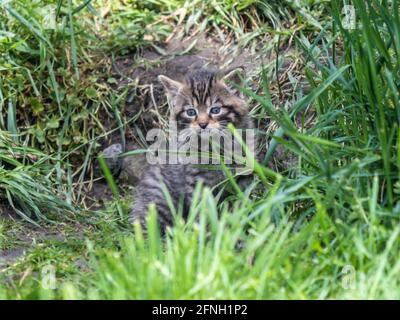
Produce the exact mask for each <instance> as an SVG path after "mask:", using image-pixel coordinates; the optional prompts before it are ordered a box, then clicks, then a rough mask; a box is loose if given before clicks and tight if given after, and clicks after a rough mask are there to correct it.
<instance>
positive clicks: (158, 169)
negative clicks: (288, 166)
mask: <svg viewBox="0 0 400 320" xmlns="http://www.w3.org/2000/svg"><path fill="white" fill-rule="evenodd" d="M237 71H238V70H237V69H233V70H226V71H213V70H206V69H200V70H197V71H195V72H193V73H192V74H189V75H188V76H187V78H186V81H185V82H184V83H181V82H178V81H175V80H172V79H170V78H168V77H166V76H163V75H160V76H159V77H158V79H159V80H160V82H161V83H162V84H163V86H164V88H165V90H166V93H167V95H168V98H169V101H170V104H171V105H172V110H171V115H170V124H171V125H172V127H174V128H176V130H177V131H178V135H179V133H180V132H183V131H184V130H186V131H188V130H189V131H190V132H192V133H194V134H198V135H201V134H202V132H204V131H205V130H209V129H213V130H223V129H226V127H227V125H228V124H229V123H232V124H233V125H234V126H235V127H236V128H237V129H248V128H253V121H252V119H251V118H250V117H249V114H248V109H247V106H246V103H245V101H244V100H243V99H242V98H241V97H239V95H238V93H237V92H236V91H235V90H232V88H229V87H228V85H227V84H226V82H225V81H224V80H226V79H229V80H232V79H233V78H234V77H235V76H236V75H237ZM224 179H225V176H224V174H223V172H222V171H221V170H207V169H205V168H204V167H203V168H199V166H194V165H191V164H164V165H152V166H150V167H149V168H148V169H147V171H146V172H144V173H143V176H142V179H141V181H140V183H139V184H138V186H137V187H136V196H135V199H134V204H133V209H132V214H131V221H132V222H140V224H141V225H142V228H143V230H145V227H146V222H145V221H146V216H147V213H148V206H149V204H150V203H154V204H155V206H156V208H157V214H158V221H159V223H160V225H161V228H162V230H164V229H165V227H166V226H167V225H171V223H172V218H173V217H172V215H171V213H170V208H169V206H168V203H167V200H166V198H165V196H164V191H163V188H164V190H165V189H166V190H168V192H169V194H170V197H171V199H172V202H173V205H174V207H175V208H176V209H177V208H179V206H182V208H183V213H184V218H186V215H187V213H188V210H189V207H190V204H191V197H192V194H193V191H194V188H195V185H196V183H197V182H198V181H202V182H203V184H204V185H206V186H210V187H212V186H214V185H216V184H218V183H219V182H221V181H222V180H224Z"/></svg>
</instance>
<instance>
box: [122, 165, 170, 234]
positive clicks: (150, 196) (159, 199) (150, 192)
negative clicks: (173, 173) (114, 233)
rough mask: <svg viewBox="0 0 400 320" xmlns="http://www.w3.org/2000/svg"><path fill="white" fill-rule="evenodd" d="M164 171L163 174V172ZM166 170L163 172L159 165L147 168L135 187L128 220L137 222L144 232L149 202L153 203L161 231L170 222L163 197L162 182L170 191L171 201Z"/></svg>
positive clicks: (168, 211) (167, 207) (168, 210)
mask: <svg viewBox="0 0 400 320" xmlns="http://www.w3.org/2000/svg"><path fill="white" fill-rule="evenodd" d="M163 173H164V174H163ZM165 173H166V172H163V171H162V170H161V168H160V167H153V168H149V170H147V171H146V172H145V173H144V174H143V177H142V180H141V182H140V183H139V184H138V186H137V187H136V196H135V199H134V203H133V208H132V212H131V218H130V221H131V222H132V223H134V222H139V223H140V225H141V227H142V230H143V232H144V234H146V229H147V221H146V220H147V219H146V218H147V216H148V210H149V205H150V203H154V204H155V206H156V210H157V219H158V222H159V224H160V228H161V232H163V231H164V230H165V228H166V227H167V226H168V225H171V224H172V215H171V211H170V208H169V206H168V203H167V200H166V199H165V195H164V190H163V187H162V186H163V184H164V185H165V186H166V187H167V190H168V191H169V192H170V194H171V197H172V199H173V202H174V204H175V199H174V197H173V192H171V191H172V189H173V188H172V187H171V185H170V184H169V180H168V177H165V176H164V175H165Z"/></svg>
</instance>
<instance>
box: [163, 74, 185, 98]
mask: <svg viewBox="0 0 400 320" xmlns="http://www.w3.org/2000/svg"><path fill="white" fill-rule="evenodd" d="M158 80H159V81H160V82H161V83H162V85H163V86H164V88H165V90H166V91H167V93H169V94H170V95H172V96H175V95H176V94H177V93H178V91H179V90H180V89H181V88H182V86H183V84H182V83H180V82H178V81H175V80H172V79H170V78H168V77H166V76H163V75H159V76H158Z"/></svg>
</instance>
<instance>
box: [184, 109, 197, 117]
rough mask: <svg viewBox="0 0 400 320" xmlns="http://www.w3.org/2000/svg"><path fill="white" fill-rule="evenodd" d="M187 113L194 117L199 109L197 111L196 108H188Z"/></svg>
mask: <svg viewBox="0 0 400 320" xmlns="http://www.w3.org/2000/svg"><path fill="white" fill-rule="evenodd" d="M186 114H187V115H188V116H189V117H194V116H195V115H196V114H197V111H196V109H187V110H186Z"/></svg>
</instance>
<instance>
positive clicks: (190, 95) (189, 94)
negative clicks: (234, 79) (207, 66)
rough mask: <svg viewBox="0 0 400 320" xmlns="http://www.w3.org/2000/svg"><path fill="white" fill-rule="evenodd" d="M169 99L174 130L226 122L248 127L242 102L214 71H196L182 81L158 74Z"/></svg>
mask: <svg viewBox="0 0 400 320" xmlns="http://www.w3.org/2000/svg"><path fill="white" fill-rule="evenodd" d="M159 79H160V81H161V82H162V83H163V85H164V87H165V88H166V91H167V94H168V95H169V96H170V98H171V102H172V104H173V110H172V112H171V121H172V122H173V123H175V124H176V126H177V129H178V130H179V131H180V130H184V129H189V128H190V129H192V130H194V131H196V132H198V133H200V132H201V131H202V130H209V129H224V128H226V127H227V125H228V123H232V124H233V125H234V126H235V127H236V128H247V127H249V119H248V117H247V115H248V110H247V107H246V103H245V101H244V100H243V99H241V98H240V97H239V96H238V95H237V94H236V93H235V92H234V91H233V90H231V89H230V88H228V86H227V85H226V84H225V82H224V81H223V80H221V79H218V77H217V76H216V73H215V72H212V71H207V70H198V71H197V72H195V73H193V74H192V75H190V76H188V78H187V80H186V82H185V83H180V82H177V81H174V80H172V79H170V78H167V77H165V76H159Z"/></svg>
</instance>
